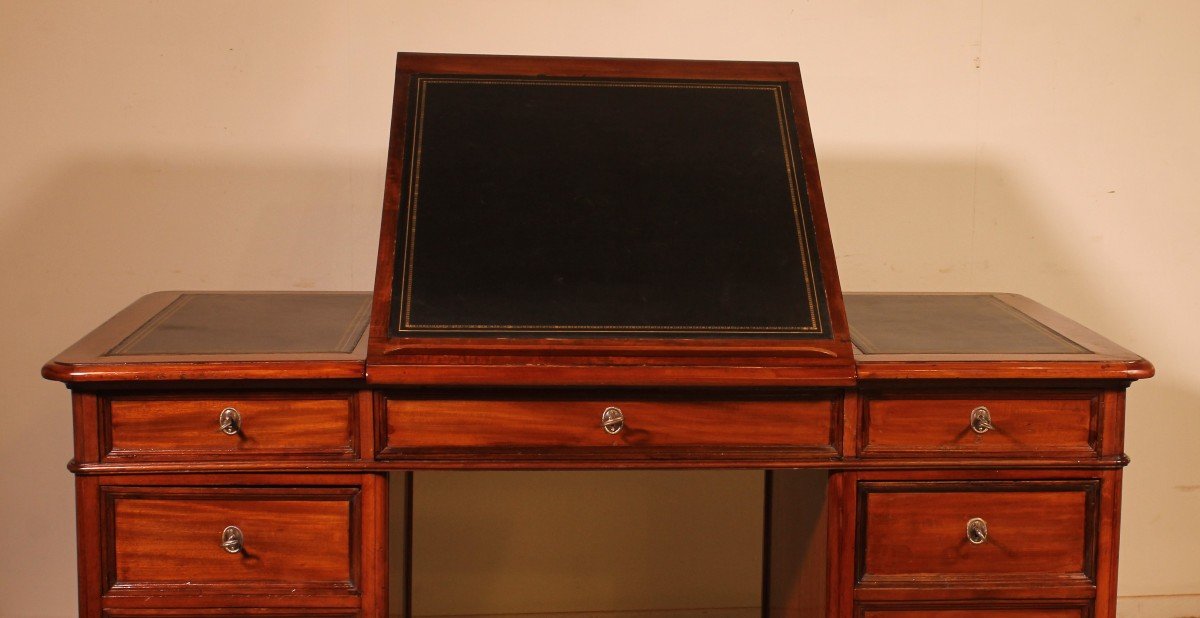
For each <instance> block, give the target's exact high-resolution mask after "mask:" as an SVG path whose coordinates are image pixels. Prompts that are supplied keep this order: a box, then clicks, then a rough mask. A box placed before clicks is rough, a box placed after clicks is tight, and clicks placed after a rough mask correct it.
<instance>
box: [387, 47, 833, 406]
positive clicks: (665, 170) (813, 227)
mask: <svg viewBox="0 0 1200 618" xmlns="http://www.w3.org/2000/svg"><path fill="white" fill-rule="evenodd" d="M380 236H381V240H380V251H379V262H378V271H377V274H376V284H375V305H374V311H373V317H372V325H371V342H370V348H369V355H368V356H369V358H368V367H369V369H368V375H369V377H370V379H371V380H373V381H375V382H381V383H390V382H395V383H479V384H554V383H562V384H583V383H588V384H626V385H627V384H662V383H671V384H714V385H715V384H754V383H779V384H785V383H795V384H845V383H849V382H850V381H851V380H852V376H853V368H852V362H853V360H852V355H851V351H850V346H849V337H848V334H847V327H846V320H845V315H844V308H843V305H842V297H841V290H840V286H839V285H838V279H837V271H836V268H835V266H834V258H833V251H832V246H831V243H830V239H829V231H828V223H827V220H826V217H825V209H824V205H823V203H822V198H821V193H820V183H819V180H818V178H817V167H816V161H815V158H814V155H813V149H812V139H811V136H810V132H809V127H808V121H807V117H806V113H805V109H804V99H803V94H802V91H801V86H800V74H799V70H798V69H797V67H796V65H794V64H787V63H741V62H736V63H735V62H688V61H659V60H654V61H647V60H606V59H571V58H520V57H480V56H446V55H420V54H401V55H400V57H399V62H398V71H397V77H396V94H395V104H394V108H393V120H392V137H391V147H390V153H389V157H388V173H387V187H386V193H385V198H384V216H383V223H382V232H381V235H380Z"/></svg>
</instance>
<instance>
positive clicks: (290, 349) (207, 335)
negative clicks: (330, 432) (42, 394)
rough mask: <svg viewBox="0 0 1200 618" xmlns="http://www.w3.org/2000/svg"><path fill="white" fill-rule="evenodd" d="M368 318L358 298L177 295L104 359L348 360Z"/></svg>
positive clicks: (364, 301)
mask: <svg viewBox="0 0 1200 618" xmlns="http://www.w3.org/2000/svg"><path fill="white" fill-rule="evenodd" d="M370 312H371V297H370V295H368V294H362V293H358V292H319V293H306V292H241V293H188V294H181V295H180V296H179V298H177V299H175V301H174V302H172V303H171V304H170V305H168V306H167V307H166V308H164V309H163V310H162V311H160V312H158V314H157V315H155V316H154V317H153V318H150V319H149V320H148V321H147V322H146V323H145V324H143V325H141V326H140V327H138V329H137V330H135V331H134V332H133V333H132V334H130V335H129V336H128V337H126V338H125V340H124V341H122V342H120V343H119V344H117V345H116V346H115V347H113V348H112V349H111V350H109V351H108V352H107V353H106V354H105V356H141V355H179V354H198V355H199V354H297V353H331V354H332V353H341V354H349V353H350V352H352V351H354V348H355V346H357V345H358V342H359V340H360V339H362V334H363V331H364V330H366V328H367V319H368V317H369V316H370Z"/></svg>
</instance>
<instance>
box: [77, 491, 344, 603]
mask: <svg viewBox="0 0 1200 618" xmlns="http://www.w3.org/2000/svg"><path fill="white" fill-rule="evenodd" d="M359 493H360V490H359V489H358V488H356V487H317V488H246V487H238V488H212V487H161V486H159V487H107V488H104V490H103V493H102V495H103V498H104V499H103V502H102V505H103V506H102V509H103V513H102V518H103V519H104V533H103V535H102V539H101V542H102V544H105V545H106V546H107V548H106V550H105V553H104V562H105V564H104V573H105V576H106V580H107V584H106V586H105V588H106V590H107V592H106V594H109V595H112V594H164V593H165V594H172V593H179V594H280V593H283V592H289V591H291V592H300V593H320V594H352V593H355V592H356V588H357V582H358V573H359V551H358V549H357V539H358V535H359V532H358V529H359V526H360V524H361V509H360V506H359V504H358V503H359ZM231 528H232V529H235V530H236V533H234V532H231ZM235 538H236V540H237V543H234V544H233V545H232V546H231V547H229V548H228V549H227V548H226V547H225V546H223V543H225V544H228V543H229V542H231V541H232V540H233V539H235ZM231 550H236V551H231Z"/></svg>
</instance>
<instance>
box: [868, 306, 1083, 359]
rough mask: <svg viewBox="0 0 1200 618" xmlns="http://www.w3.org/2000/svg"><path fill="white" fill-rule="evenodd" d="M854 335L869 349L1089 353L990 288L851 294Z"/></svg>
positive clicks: (881, 351)
mask: <svg viewBox="0 0 1200 618" xmlns="http://www.w3.org/2000/svg"><path fill="white" fill-rule="evenodd" d="M845 299H846V313H847V315H848V317H849V318H850V336H851V338H852V339H853V340H854V345H856V346H858V349H860V350H862V351H863V353H865V354H1087V353H1089V351H1088V349H1087V348H1084V347H1082V346H1080V345H1079V344H1077V343H1075V342H1073V341H1071V340H1070V339H1067V338H1066V337H1064V336H1062V335H1060V334H1059V333H1057V332H1055V331H1053V330H1051V329H1050V328H1049V327H1047V326H1046V325H1044V324H1042V323H1041V322H1038V321H1037V320H1034V319H1033V318H1031V317H1029V316H1027V315H1025V314H1024V313H1021V312H1020V311H1018V310H1017V309H1016V308H1014V307H1012V306H1010V305H1008V304H1005V303H1004V302H1003V301H1001V300H1000V299H998V298H996V297H995V296H991V295H988V294H964V295H957V294H954V295H940V294H849V295H847V296H846V297H845Z"/></svg>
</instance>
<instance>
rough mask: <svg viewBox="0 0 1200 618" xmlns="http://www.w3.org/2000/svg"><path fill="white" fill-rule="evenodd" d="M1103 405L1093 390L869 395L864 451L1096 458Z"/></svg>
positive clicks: (875, 453) (871, 453) (877, 453)
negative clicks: (1098, 428) (1100, 414)
mask: <svg viewBox="0 0 1200 618" xmlns="http://www.w3.org/2000/svg"><path fill="white" fill-rule="evenodd" d="M1099 410H1100V395H1099V393H1096V392H1091V391H1080V392H1052V391H1046V392H1029V391H981V392H949V393H920V394H916V393H909V392H901V393H887V392H879V393H868V394H867V395H866V396H864V398H863V420H862V442H861V445H860V452H861V454H862V456H864V457H872V456H878V457H884V456H919V455H922V454H928V455H935V456H946V455H959V456H986V455H1002V456H1005V457H1039V456H1040V457H1046V456H1052V455H1065V456H1092V457H1094V456H1096V454H1097V451H1096V444H1097V427H1098V417H1099Z"/></svg>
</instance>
